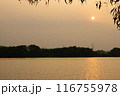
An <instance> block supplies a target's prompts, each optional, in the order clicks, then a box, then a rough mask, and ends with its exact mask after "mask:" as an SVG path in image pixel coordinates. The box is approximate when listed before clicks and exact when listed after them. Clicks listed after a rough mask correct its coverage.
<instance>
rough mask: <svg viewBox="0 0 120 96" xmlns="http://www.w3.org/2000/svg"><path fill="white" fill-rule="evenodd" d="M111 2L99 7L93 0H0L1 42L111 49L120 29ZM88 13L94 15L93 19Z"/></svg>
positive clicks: (118, 42)
mask: <svg viewBox="0 0 120 96" xmlns="http://www.w3.org/2000/svg"><path fill="white" fill-rule="evenodd" d="M111 9H112V6H111V5H110V4H107V5H103V6H102V8H101V9H100V10H99V9H98V8H96V6H95V0H86V2H85V3H84V4H81V2H78V0H74V1H73V3H72V4H70V5H67V4H65V2H64V1H63V0H61V1H60V2H57V1H54V0H52V1H50V4H49V5H45V1H44V0H41V2H39V4H38V5H37V6H35V5H30V4H29V3H28V1H27V0H22V1H21V2H19V1H18V0H0V45H2V46H17V45H30V44H35V45H38V46H40V47H41V48H56V47H67V46H79V47H90V48H91V47H92V44H93V45H94V50H100V49H101V50H110V49H112V48H114V47H120V31H119V30H118V29H117V27H116V25H114V22H113V19H112V18H113V17H112V15H111V14H110V10H111ZM91 17H94V18H95V19H94V20H92V19H91Z"/></svg>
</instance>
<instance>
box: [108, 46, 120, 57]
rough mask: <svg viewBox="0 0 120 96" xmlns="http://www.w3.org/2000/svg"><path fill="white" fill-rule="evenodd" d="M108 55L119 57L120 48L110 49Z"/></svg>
mask: <svg viewBox="0 0 120 96" xmlns="http://www.w3.org/2000/svg"><path fill="white" fill-rule="evenodd" d="M109 56H112V57H120V48H113V49H112V50H110V52H109Z"/></svg>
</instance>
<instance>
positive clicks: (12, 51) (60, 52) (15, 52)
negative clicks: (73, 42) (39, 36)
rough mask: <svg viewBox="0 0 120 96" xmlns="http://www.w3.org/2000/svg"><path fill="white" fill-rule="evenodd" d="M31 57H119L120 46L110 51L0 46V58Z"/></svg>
mask: <svg viewBox="0 0 120 96" xmlns="http://www.w3.org/2000/svg"><path fill="white" fill-rule="evenodd" d="M28 57H29V58H32V57H120V48H113V49H112V50H110V51H104V50H97V51H93V50H92V48H84V47H76V46H70V47H62V48H52V49H47V48H40V47H39V46H37V45H29V46H26V45H20V46H9V47H6V46H0V58H28Z"/></svg>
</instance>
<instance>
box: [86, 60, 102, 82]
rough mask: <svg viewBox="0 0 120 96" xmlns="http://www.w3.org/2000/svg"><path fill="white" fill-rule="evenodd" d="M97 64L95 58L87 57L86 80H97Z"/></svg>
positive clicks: (98, 72) (98, 71)
mask: <svg viewBox="0 0 120 96" xmlns="http://www.w3.org/2000/svg"><path fill="white" fill-rule="evenodd" d="M99 67H100V66H99V64H98V63H97V59H96V58H89V59H88V67H87V73H86V80H98V79H99V74H100V70H99Z"/></svg>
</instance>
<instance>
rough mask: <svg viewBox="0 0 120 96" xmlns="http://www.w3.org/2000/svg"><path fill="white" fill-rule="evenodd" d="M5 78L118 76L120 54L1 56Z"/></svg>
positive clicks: (1, 73) (0, 67) (0, 74)
mask: <svg viewBox="0 0 120 96" xmlns="http://www.w3.org/2000/svg"><path fill="white" fill-rule="evenodd" d="M0 79H5V80H8V79H10V80H16V79H17V80H120V58H112V57H110V58H108V57H106V58H103V57H99V58H96V57H91V58H1V59H0Z"/></svg>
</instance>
